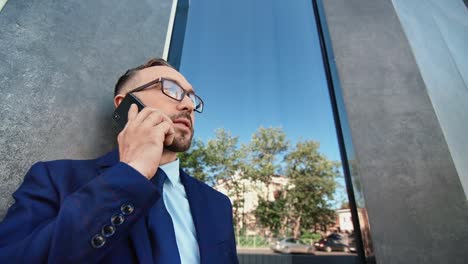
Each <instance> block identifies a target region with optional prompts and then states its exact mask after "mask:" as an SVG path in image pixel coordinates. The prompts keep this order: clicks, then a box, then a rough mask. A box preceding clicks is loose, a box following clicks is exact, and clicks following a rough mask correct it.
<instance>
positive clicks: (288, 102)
mask: <svg viewBox="0 0 468 264" xmlns="http://www.w3.org/2000/svg"><path fill="white" fill-rule="evenodd" d="M181 72H182V73H183V74H184V75H185V76H186V77H187V79H188V80H189V81H190V82H191V83H192V85H193V86H194V88H195V90H196V91H197V93H198V94H199V95H200V96H201V97H202V98H203V100H204V101H205V105H206V108H205V110H204V112H203V114H198V115H197V117H196V125H195V128H196V133H195V137H196V138H201V139H202V140H203V141H206V140H207V139H209V138H212V137H213V136H214V130H215V129H216V128H220V127H222V128H225V129H227V130H229V131H231V133H232V135H234V136H239V138H240V141H241V142H248V141H249V140H250V138H251V136H252V133H254V132H255V130H256V129H257V128H258V127H259V126H263V127H282V128H283V130H284V131H285V132H286V135H287V138H288V139H289V140H290V141H291V142H292V143H294V142H296V141H297V140H298V139H300V138H302V139H307V140H309V139H313V140H316V141H319V142H320V144H321V148H320V150H321V152H322V153H324V154H325V155H326V156H328V157H329V158H330V159H332V160H339V159H340V156H339V150H338V144H337V139H336V132H335V125H334V122H333V116H332V112H331V106H330V99H329V95H328V90H327V84H326V80H325V74H324V70H323V64H322V57H321V53H320V46H319V41H318V39H317V32H316V26H315V21H314V17H313V10H312V4H311V1H310V0H295V1H275V0H273V1H272V0H256V1H251V0H237V1H227V0H203V1H195V0H194V1H191V4H190V8H189V17H188V23H187V29H186V36H185V43H184V49H183V55H182V63H181Z"/></svg>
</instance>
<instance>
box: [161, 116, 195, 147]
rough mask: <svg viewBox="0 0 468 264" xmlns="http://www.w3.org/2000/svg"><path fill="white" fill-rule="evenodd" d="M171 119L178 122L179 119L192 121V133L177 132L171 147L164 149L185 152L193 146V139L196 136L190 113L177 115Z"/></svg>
mask: <svg viewBox="0 0 468 264" xmlns="http://www.w3.org/2000/svg"><path fill="white" fill-rule="evenodd" d="M170 118H171V120H176V119H178V118H186V119H188V120H190V133H187V132H181V131H177V130H176V131H175V135H174V140H173V141H172V143H171V144H170V145H168V146H165V147H164V148H165V149H166V150H169V151H172V152H185V151H187V150H188V149H189V148H190V146H191V145H192V139H193V134H194V129H193V123H192V117H191V116H190V114H189V113H187V112H182V113H180V114H177V115H172V116H170Z"/></svg>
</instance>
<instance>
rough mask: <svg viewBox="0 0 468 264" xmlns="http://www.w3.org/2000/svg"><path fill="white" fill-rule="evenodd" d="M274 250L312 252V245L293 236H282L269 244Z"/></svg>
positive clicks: (287, 252)
mask: <svg viewBox="0 0 468 264" xmlns="http://www.w3.org/2000/svg"><path fill="white" fill-rule="evenodd" d="M270 248H271V249H272V250H273V251H274V252H278V253H286V254H291V253H305V254H314V247H313V246H311V245H307V244H305V243H304V242H302V241H300V240H297V239H294V238H283V239H279V240H277V241H276V242H274V243H272V244H271V245H270Z"/></svg>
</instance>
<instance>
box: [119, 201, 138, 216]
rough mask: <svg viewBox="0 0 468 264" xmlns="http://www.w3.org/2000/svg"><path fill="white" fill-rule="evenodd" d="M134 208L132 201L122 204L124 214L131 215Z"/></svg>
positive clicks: (121, 208)
mask: <svg viewBox="0 0 468 264" xmlns="http://www.w3.org/2000/svg"><path fill="white" fill-rule="evenodd" d="M134 210H135V207H133V205H132V204H131V203H124V204H122V206H120V211H121V212H122V214H123V215H131V214H132V213H133V211H134Z"/></svg>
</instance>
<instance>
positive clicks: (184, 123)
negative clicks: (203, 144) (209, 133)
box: [172, 118, 192, 131]
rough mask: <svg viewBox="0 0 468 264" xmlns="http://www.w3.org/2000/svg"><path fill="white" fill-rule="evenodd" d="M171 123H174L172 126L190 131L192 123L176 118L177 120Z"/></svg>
mask: <svg viewBox="0 0 468 264" xmlns="http://www.w3.org/2000/svg"><path fill="white" fill-rule="evenodd" d="M172 122H174V124H175V125H177V126H179V127H183V128H186V129H188V130H190V131H192V122H190V120H188V119H186V118H178V119H175V120H173V121H172Z"/></svg>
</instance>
